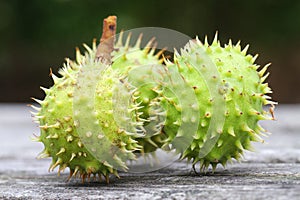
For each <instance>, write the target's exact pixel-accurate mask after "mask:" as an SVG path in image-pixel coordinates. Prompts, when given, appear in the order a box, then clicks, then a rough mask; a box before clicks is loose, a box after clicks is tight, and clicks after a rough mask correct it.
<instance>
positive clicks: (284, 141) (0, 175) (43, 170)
mask: <svg viewBox="0 0 300 200" xmlns="http://www.w3.org/2000/svg"><path fill="white" fill-rule="evenodd" d="M29 110H30V109H29V108H28V107H26V105H23V104H0V136H1V139H0V199H18V198H20V199H139V200H141V199H299V198H300V122H299V120H300V105H280V106H278V107H277V108H276V118H277V121H273V122H263V124H262V125H263V126H264V127H266V129H267V130H268V131H269V132H272V135H270V136H269V137H268V138H265V141H266V142H265V144H261V143H256V144H255V145H254V146H255V149H256V152H246V153H245V158H244V160H243V161H241V162H240V163H237V162H233V163H232V164H228V166H227V167H226V169H224V168H222V167H218V168H217V170H216V172H215V173H212V172H211V170H209V171H208V172H207V173H206V174H204V173H201V174H195V173H194V172H193V171H192V170H191V165H189V164H187V163H185V162H175V163H173V164H172V165H170V166H168V167H165V168H163V169H160V170H158V171H154V172H148V173H122V172H121V173H120V175H121V179H117V178H114V177H112V178H111V180H110V184H106V183H105V182H104V181H99V180H95V181H93V180H91V182H89V183H84V184H83V183H81V181H80V180H79V179H74V180H71V181H70V182H66V179H67V177H68V171H67V170H66V172H65V173H63V174H61V176H59V177H58V176H57V175H56V173H54V172H52V173H48V167H49V164H50V162H51V161H50V159H44V160H37V159H36V158H35V157H36V155H37V154H38V153H39V152H40V151H41V150H42V149H43V145H42V144H40V143H36V142H32V141H31V140H30V137H31V136H32V135H33V133H35V134H37V135H38V134H39V130H38V128H37V127H36V125H35V124H34V123H33V122H32V121H31V118H30V114H29Z"/></svg>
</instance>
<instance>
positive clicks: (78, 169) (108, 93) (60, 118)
mask: <svg viewBox="0 0 300 200" xmlns="http://www.w3.org/2000/svg"><path fill="white" fill-rule="evenodd" d="M129 39H130V38H129ZM129 39H127V42H126V43H125V45H124V46H123V45H122V34H121V36H120V37H119V41H118V43H117V44H116V47H118V49H117V51H116V52H114V53H115V55H114V57H113V58H114V60H113V61H114V63H113V65H112V66H111V67H110V66H105V65H103V64H102V63H99V62H97V61H95V53H96V43H95V41H94V42H93V46H92V48H90V47H88V46H87V45H84V46H85V48H86V49H87V52H86V53H85V55H81V54H80V52H79V50H78V49H77V50H76V62H74V61H71V60H69V59H67V62H66V64H64V67H63V68H62V69H61V70H60V71H59V73H60V75H61V77H60V78H58V77H57V76H55V75H54V74H52V72H51V76H52V78H53V81H54V85H53V86H52V87H51V88H50V89H46V88H42V89H43V90H44V91H45V93H46V97H45V99H44V100H43V101H41V100H36V101H37V102H38V103H39V104H40V105H41V107H40V108H37V107H34V106H33V107H34V108H35V109H36V110H37V111H38V112H37V113H35V114H34V118H35V120H36V122H38V123H39V124H40V129H41V134H40V136H39V137H37V138H36V140H37V141H40V142H42V143H43V144H44V145H45V149H44V150H43V152H41V153H40V155H39V158H45V157H52V164H51V166H50V168H49V170H54V168H56V167H57V166H59V170H58V173H60V172H61V171H63V170H64V169H65V168H67V167H68V168H70V177H69V178H71V177H76V175H77V174H79V175H80V177H81V178H82V180H83V181H84V180H85V179H86V177H88V178H89V177H90V176H91V175H97V174H98V175H99V176H100V177H101V175H103V176H104V177H106V180H107V181H108V177H109V174H115V175H116V176H118V173H117V170H116V169H117V168H122V169H124V170H126V169H127V167H126V165H125V162H126V161H127V159H134V158H135V155H134V154H133V151H140V150H141V148H142V147H141V146H140V145H139V144H137V142H136V140H135V139H134V138H133V137H132V135H134V132H135V131H136V130H133V131H132V132H131V133H129V132H128V130H124V129H122V128H121V127H119V124H118V123H117V122H116V121H115V120H114V115H113V103H112V98H113V97H112V93H113V91H112V90H113V87H114V84H115V83H118V82H120V80H121V79H122V78H124V73H126V71H121V70H120V69H122V70H124V69H125V70H126V69H128V68H129V67H130V68H131V67H134V66H135V65H136V66H138V65H141V64H145V63H160V62H161V61H159V60H158V57H159V56H157V55H154V49H152V48H151V47H150V46H151V43H149V44H148V46H147V47H146V48H145V49H144V50H141V49H140V47H139V44H140V43H141V41H140V40H141V37H140V38H139V39H138V40H137V43H136V45H135V46H134V47H130V46H129ZM85 68H90V69H93V68H95V69H99V68H100V69H101V68H105V69H106V70H105V71H104V72H103V73H102V74H101V79H100V80H99V81H98V83H97V87H96V90H95V91H96V94H95V100H94V102H95V105H94V106H95V110H96V112H95V116H96V118H97V120H96V121H95V122H94V123H96V124H99V127H101V129H102V131H103V133H104V135H101V137H99V135H95V136H94V135H93V137H95V143H96V141H97V140H101V139H102V138H107V139H109V141H110V142H111V144H113V145H114V146H116V147H118V148H120V151H121V158H120V157H117V156H116V155H115V157H116V158H114V159H115V161H116V163H117V164H118V165H119V166H112V164H111V163H109V162H107V161H105V160H103V159H101V154H100V155H99V156H97V158H95V156H94V154H91V152H90V150H88V149H87V148H85V146H84V144H83V141H82V138H81V137H80V135H79V133H78V130H77V128H78V127H79V124H78V120H76V119H75V116H74V110H73V105H74V103H73V101H74V90H75V87H76V84H77V81H78V80H77V79H78V74H79V73H80V71H81V69H85ZM125 79H126V78H125ZM123 82H124V80H123ZM127 85H130V84H127ZM134 90H135V88H134V87H129V88H128V93H129V94H131V96H129V98H132V99H131V100H130V102H132V105H129V106H131V107H129V108H128V110H130V111H129V112H128V113H129V116H131V118H130V123H131V122H133V124H134V125H136V127H138V126H140V125H141V123H139V122H138V120H139V118H136V115H137V109H138V108H140V107H139V106H138V104H135V103H134V102H137V99H138V98H139V97H136V96H134V94H132V92H133V91H134ZM91 95H94V94H91ZM82 96H83V95H82ZM120 98H124V97H122V96H121V97H120ZM78 100H79V101H80V100H82V101H83V100H84V97H80V98H79V99H78ZM76 106H80V107H82V108H84V107H86V106H89V105H85V104H84V101H83V103H82V104H77V105H76ZM77 114H81V115H82V113H77ZM85 114H91V113H83V115H85ZM127 120H128V119H127ZM134 122H136V123H134ZM91 123H93V122H91ZM89 134H90V133H89ZM89 137H90V136H89ZM94 146H95V147H97V149H95V151H96V152H97V153H98V154H99V153H101V152H102V153H103V154H105V153H106V152H103V151H104V150H105V148H104V147H103V146H99V145H98V146H97V145H94ZM92 153H93V152H92Z"/></svg>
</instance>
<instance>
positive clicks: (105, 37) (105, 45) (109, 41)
mask: <svg viewBox="0 0 300 200" xmlns="http://www.w3.org/2000/svg"><path fill="white" fill-rule="evenodd" d="M116 29H117V17H116V16H109V17H107V18H105V19H104V20H103V31H102V36H101V39H100V44H99V45H98V48H97V52H96V59H97V60H98V61H100V62H102V63H105V64H111V52H112V51H113V50H114V42H115V40H114V39H115V37H114V36H115V34H116Z"/></svg>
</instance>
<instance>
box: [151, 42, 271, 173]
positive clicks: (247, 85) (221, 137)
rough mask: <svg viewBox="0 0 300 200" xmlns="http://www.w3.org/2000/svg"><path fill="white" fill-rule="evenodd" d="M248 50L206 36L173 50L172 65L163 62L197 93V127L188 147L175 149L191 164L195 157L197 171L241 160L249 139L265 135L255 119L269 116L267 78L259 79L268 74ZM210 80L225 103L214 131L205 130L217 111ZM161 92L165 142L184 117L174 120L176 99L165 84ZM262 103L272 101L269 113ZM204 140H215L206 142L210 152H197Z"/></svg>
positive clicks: (250, 148) (177, 103) (176, 114)
mask: <svg viewBox="0 0 300 200" xmlns="http://www.w3.org/2000/svg"><path fill="white" fill-rule="evenodd" d="M247 49H248V46H247V47H245V49H244V50H241V46H240V44H239V43H238V44H236V45H232V44H231V41H230V42H229V44H228V45H225V47H222V46H221V45H220V43H219V41H218V40H217V36H216V37H215V39H214V41H213V43H212V44H211V45H209V44H208V42H207V40H206V41H205V43H204V44H202V43H201V42H200V41H199V40H198V39H196V40H194V41H190V42H189V43H188V44H187V45H186V46H185V48H184V49H182V50H181V54H179V53H177V52H176V53H175V56H174V63H175V64H174V63H171V62H170V61H166V63H167V66H168V68H169V69H173V70H176V71H177V72H178V73H180V74H181V76H182V77H183V79H184V80H185V82H186V83H187V84H188V85H189V86H190V87H191V88H193V89H194V91H195V94H196V96H197V100H198V106H199V125H198V131H197V132H196V133H195V134H194V135H193V140H192V142H191V144H190V146H189V147H188V148H187V149H184V150H180V151H179V152H180V153H181V154H182V156H181V158H182V159H185V158H187V159H188V160H191V161H192V163H193V164H194V165H195V164H197V163H198V162H199V163H200V169H201V170H205V169H207V168H208V167H209V166H210V165H211V166H212V167H213V170H214V169H215V168H216V166H217V164H222V165H223V166H225V165H226V163H227V162H228V161H231V159H232V158H234V159H236V160H240V158H241V156H242V155H243V152H244V150H252V147H251V144H250V143H251V142H252V141H260V142H263V140H262V139H261V138H260V135H264V132H266V131H265V130H264V129H263V128H262V127H261V126H260V125H259V124H258V121H259V120H269V119H271V120H272V119H273V116H272V115H273V113H272V109H273V106H274V104H276V103H275V102H272V101H270V97H269V96H267V94H268V93H271V89H270V88H269V87H268V84H267V83H264V81H265V79H266V78H267V76H268V73H267V74H265V72H266V69H267V68H268V66H269V64H268V65H266V66H264V67H262V69H261V70H260V71H258V68H260V66H258V65H256V64H255V63H254V62H255V59H256V57H257V56H255V57H253V56H251V55H250V54H247ZM205 57H207V58H209V59H210V60H211V61H212V63H213V64H214V66H215V67H216V69H217V74H210V75H209V76H208V75H207V74H209V73H206V72H207V71H209V69H208V67H211V66H210V65H209V64H208V63H207V62H206V61H205ZM209 81H211V82H212V84H214V85H216V87H215V88H213V90H217V91H218V94H217V95H219V98H222V99H224V101H223V103H224V107H225V110H224V113H222V115H223V116H222V117H224V124H223V123H220V125H218V124H214V127H216V130H214V134H215V135H214V134H212V135H208V129H209V126H210V125H211V124H210V123H211V119H212V117H214V115H216V110H213V108H214V106H215V108H217V109H218V106H219V105H216V102H215V101H216V97H217V96H214V97H212V94H211V92H212V91H210V90H211V89H212V88H209V87H208V83H207V82H209ZM217 85H219V86H220V87H217ZM162 94H163V97H164V102H162V105H164V106H165V109H166V110H167V121H166V124H165V126H164V130H163V132H164V133H166V135H167V139H165V144H167V143H172V141H173V140H174V139H175V138H177V137H178V129H179V127H180V126H181V125H182V124H183V123H184V122H182V121H180V120H179V119H178V116H181V110H180V109H178V105H180V103H179V101H178V98H177V97H176V96H174V94H173V93H172V92H170V91H169V90H168V89H164V90H163V92H162ZM183 103H188V102H183ZM265 105H271V111H270V112H269V111H265V110H263V106H265ZM219 108H220V107H219ZM214 112H215V113H214ZM270 114H271V115H270ZM222 117H221V118H222ZM192 119H193V117H191V120H192ZM218 123H219V122H218ZM164 138H165V136H164ZM214 139H215V140H214ZM157 140H158V141H159V140H161V138H159V139H157ZM209 140H213V141H214V143H213V144H211V146H212V145H213V146H212V148H211V149H210V150H209V152H207V153H205V154H201V150H202V149H203V148H204V145H205V143H207V142H209ZM174 148H175V149H176V148H178V147H176V146H175V147H174Z"/></svg>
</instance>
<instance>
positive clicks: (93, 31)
mask: <svg viewBox="0 0 300 200" xmlns="http://www.w3.org/2000/svg"><path fill="white" fill-rule="evenodd" d="M283 2H284V3H283ZM111 14H115V15H117V16H118V30H121V29H124V30H128V29H131V28H137V27H146V26H155V27H165V28H169V29H174V30H177V31H179V32H182V33H184V34H187V35H189V36H190V37H194V36H195V35H198V36H199V37H200V38H201V39H203V37H204V36H205V35H208V36H209V37H210V38H213V36H214V34H215V31H217V30H218V32H219V37H220V41H221V43H223V44H224V43H225V42H227V41H228V39H229V38H232V40H233V41H234V42H237V41H238V40H241V41H242V46H245V45H246V44H248V43H249V44H250V49H249V52H250V53H252V54H256V53H259V55H260V56H259V58H258V60H257V63H258V64H261V65H264V64H266V63H268V62H271V63H272V66H271V67H270V68H269V71H270V72H271V75H270V77H269V79H268V81H269V83H270V86H271V87H272V89H273V91H274V94H273V98H274V99H275V100H276V101H279V102H280V103H300V93H299V88H300V76H299V75H300V73H299V72H300V1H298V0H293V1H292V0H291V1H275V0H252V1H240V0H228V1H221V0H219V1H217V0H212V1H208V0H206V1H202V0H198V1H196V0H191V1H182V0H181V1H178V0H172V1H161V0H160V1H159V0H149V1H141V0H139V1H138V0H135V1H113V0H98V1H96V0H7V1H5V0H0V42H1V43H0V89H1V95H0V102H29V101H30V99H29V98H30V97H31V96H34V97H38V98H43V93H42V92H41V91H40V90H39V86H40V85H42V86H46V87H49V86H51V84H52V81H51V79H50V78H49V76H48V75H49V68H50V67H51V68H52V69H53V71H54V72H57V70H58V68H59V67H61V66H62V63H63V62H64V58H65V57H70V58H74V48H75V46H81V44H82V43H87V44H91V41H92V38H99V37H100V35H101V30H102V20H103V18H105V17H107V16H108V15H111Z"/></svg>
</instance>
